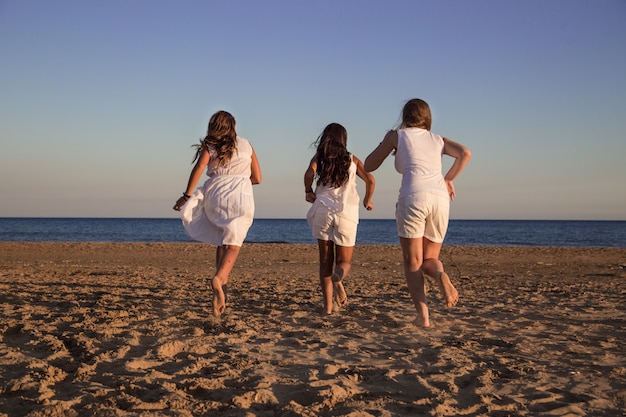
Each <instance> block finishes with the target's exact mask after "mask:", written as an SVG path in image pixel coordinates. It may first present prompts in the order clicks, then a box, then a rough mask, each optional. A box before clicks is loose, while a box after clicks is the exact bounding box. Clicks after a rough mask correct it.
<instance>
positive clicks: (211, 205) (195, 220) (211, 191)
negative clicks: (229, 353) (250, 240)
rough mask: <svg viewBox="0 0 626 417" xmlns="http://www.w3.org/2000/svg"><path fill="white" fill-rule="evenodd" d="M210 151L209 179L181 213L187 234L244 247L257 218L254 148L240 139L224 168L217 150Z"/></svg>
mask: <svg viewBox="0 0 626 417" xmlns="http://www.w3.org/2000/svg"><path fill="white" fill-rule="evenodd" d="M209 152H210V155H211V159H210V161H209V164H208V166H207V175H208V176H209V179H208V180H207V181H206V182H205V183H204V185H202V186H201V187H198V188H196V190H195V191H194V192H193V193H192V194H191V198H190V199H189V200H188V201H187V204H185V205H184V206H183V208H182V210H181V219H182V221H183V226H184V227H185V232H186V233H187V235H188V236H189V237H190V238H192V239H194V240H198V241H200V242H204V243H209V244H212V245H218V246H223V245H235V246H241V245H242V244H243V241H244V240H245V238H246V235H247V234H248V229H250V226H251V225H252V220H253V217H254V196H253V193H252V182H251V180H250V175H251V173H252V172H251V163H252V146H251V145H250V142H248V140H247V139H245V138H242V137H239V136H237V146H236V149H235V151H234V152H233V156H232V158H231V160H230V162H229V163H228V164H227V165H226V166H221V167H218V166H217V157H216V156H217V155H216V153H215V150H213V149H210V150H209Z"/></svg>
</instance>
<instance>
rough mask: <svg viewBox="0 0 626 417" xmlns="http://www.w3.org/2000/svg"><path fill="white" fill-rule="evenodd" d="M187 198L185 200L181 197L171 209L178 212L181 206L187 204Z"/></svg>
mask: <svg viewBox="0 0 626 417" xmlns="http://www.w3.org/2000/svg"><path fill="white" fill-rule="evenodd" d="M187 200H188V199H187V198H185V196H182V197H181V198H179V199H178V200H176V204H174V207H173V209H174V210H176V211H180V208H181V207H182V206H184V205H185V203H186V202H187Z"/></svg>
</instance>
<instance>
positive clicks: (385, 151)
mask: <svg viewBox="0 0 626 417" xmlns="http://www.w3.org/2000/svg"><path fill="white" fill-rule="evenodd" d="M397 147H398V132H397V131H395V130H390V131H389V132H387V134H386V135H385V137H384V138H383V141H382V142H380V143H379V144H378V146H377V147H376V149H374V150H373V151H372V153H370V154H369V155H368V156H367V158H365V163H364V164H363V167H364V169H365V171H367V172H372V171H375V170H376V169H378V167H379V166H380V165H381V164H382V163H383V161H384V160H385V158H387V157H388V156H389V154H390V153H391V152H393V150H394V149H396V148H397Z"/></svg>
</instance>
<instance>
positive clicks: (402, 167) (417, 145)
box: [395, 127, 448, 197]
mask: <svg viewBox="0 0 626 417" xmlns="http://www.w3.org/2000/svg"><path fill="white" fill-rule="evenodd" d="M397 132H398V148H397V151H396V155H395V168H396V171H398V172H399V173H400V174H402V185H401V186H400V195H399V197H406V196H408V195H411V194H415V193H420V192H427V193H432V194H437V195H441V196H448V189H447V188H446V183H445V181H444V178H443V174H442V172H441V170H442V166H441V157H442V155H443V146H444V142H443V138H442V137H441V136H439V135H437V134H436V133H432V132H430V131H428V130H426V129H421V128H418V127H410V128H406V129H398V131H397Z"/></svg>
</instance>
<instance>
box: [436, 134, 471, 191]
mask: <svg viewBox="0 0 626 417" xmlns="http://www.w3.org/2000/svg"><path fill="white" fill-rule="evenodd" d="M443 153H444V155H448V156H451V157H452V158H454V163H453V164H452V166H451V167H450V169H449V170H448V172H447V173H446V175H445V177H444V180H445V181H446V187H448V194H449V195H450V199H451V200H452V201H454V198H455V197H456V191H455V190H454V184H453V183H452V181H454V179H455V178H456V177H457V176H458V175H459V174H460V173H461V171H463V169H464V168H465V166H466V165H467V163H468V162H469V160H470V158H471V157H472V153H471V152H470V150H469V149H468V148H466V147H465V146H463V145H461V144H460V143H456V142H454V141H452V140H450V139H448V138H443Z"/></svg>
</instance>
